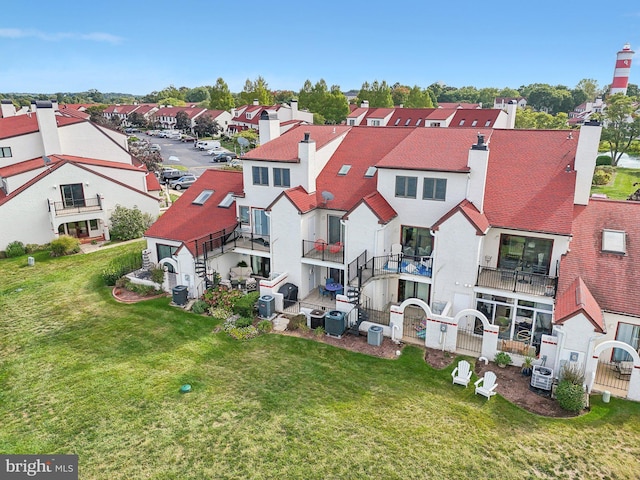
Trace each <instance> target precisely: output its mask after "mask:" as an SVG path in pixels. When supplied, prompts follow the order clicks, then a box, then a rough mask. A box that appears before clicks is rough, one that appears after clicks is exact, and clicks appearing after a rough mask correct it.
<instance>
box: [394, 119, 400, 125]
mask: <svg viewBox="0 0 640 480" xmlns="http://www.w3.org/2000/svg"><path fill="white" fill-rule="evenodd" d="M399 123H400V118H399V117H398V119H397V120H396V123H395V125H398V124H399Z"/></svg>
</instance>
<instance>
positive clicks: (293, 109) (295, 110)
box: [291, 99, 298, 120]
mask: <svg viewBox="0 0 640 480" xmlns="http://www.w3.org/2000/svg"><path fill="white" fill-rule="evenodd" d="M297 119H298V100H296V99H292V100H291V120H297Z"/></svg>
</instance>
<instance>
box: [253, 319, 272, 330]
mask: <svg viewBox="0 0 640 480" xmlns="http://www.w3.org/2000/svg"><path fill="white" fill-rule="evenodd" d="M256 328H257V329H258V331H259V332H260V333H269V332H270V331H271V330H273V324H272V323H271V321H270V320H260V322H258V325H257V326H256Z"/></svg>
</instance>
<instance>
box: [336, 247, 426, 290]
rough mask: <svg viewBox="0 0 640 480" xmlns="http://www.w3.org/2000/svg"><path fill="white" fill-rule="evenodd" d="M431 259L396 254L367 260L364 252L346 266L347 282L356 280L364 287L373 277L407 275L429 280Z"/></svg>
mask: <svg viewBox="0 0 640 480" xmlns="http://www.w3.org/2000/svg"><path fill="white" fill-rule="evenodd" d="M432 264H433V259H432V257H415V256H413V255H405V254H402V253H400V254H397V255H384V256H381V257H372V258H369V259H367V255H366V252H364V253H363V254H361V255H360V256H359V257H358V258H356V259H355V260H354V261H352V262H351V263H350V264H349V265H348V269H347V271H348V276H349V282H352V281H353V280H355V279H356V278H358V279H359V284H360V285H364V284H365V283H366V282H368V281H369V280H371V279H372V278H374V277H380V276H388V275H409V276H416V277H420V278H431V274H432V273H431V267H432Z"/></svg>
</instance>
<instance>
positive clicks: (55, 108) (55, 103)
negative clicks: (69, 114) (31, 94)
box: [51, 98, 59, 112]
mask: <svg viewBox="0 0 640 480" xmlns="http://www.w3.org/2000/svg"><path fill="white" fill-rule="evenodd" d="M51 108H53V111H54V112H57V111H58V110H59V108H58V99H57V98H52V99H51Z"/></svg>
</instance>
